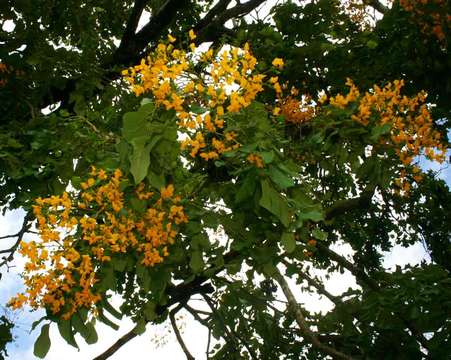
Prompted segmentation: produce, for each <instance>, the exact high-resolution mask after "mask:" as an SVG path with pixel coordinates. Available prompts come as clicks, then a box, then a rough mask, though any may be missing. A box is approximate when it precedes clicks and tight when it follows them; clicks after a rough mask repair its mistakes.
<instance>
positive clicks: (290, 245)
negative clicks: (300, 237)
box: [280, 232, 296, 254]
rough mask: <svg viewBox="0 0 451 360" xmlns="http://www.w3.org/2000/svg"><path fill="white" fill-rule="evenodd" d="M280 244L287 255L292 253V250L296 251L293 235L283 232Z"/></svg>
mask: <svg viewBox="0 0 451 360" xmlns="http://www.w3.org/2000/svg"><path fill="white" fill-rule="evenodd" d="M280 242H281V243H282V246H283V248H284V249H285V251H286V252H287V253H288V254H290V253H292V252H293V251H294V249H296V239H295V238H294V234H293V233H288V232H284V233H283V234H282V238H281V241H280Z"/></svg>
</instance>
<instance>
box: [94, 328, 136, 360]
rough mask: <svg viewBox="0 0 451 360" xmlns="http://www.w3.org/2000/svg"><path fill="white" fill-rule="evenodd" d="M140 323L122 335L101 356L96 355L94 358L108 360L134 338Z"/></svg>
mask: <svg viewBox="0 0 451 360" xmlns="http://www.w3.org/2000/svg"><path fill="white" fill-rule="evenodd" d="M137 328H138V325H137V326H135V327H134V328H133V329H132V330H130V331H129V332H128V333H126V334H125V335H123V336H121V337H120V338H119V339H118V340H117V341H116V342H115V343H114V344H113V345H112V346H110V347H109V348H108V349H107V350H106V351H104V352H103V353H102V354H100V355H99V356H96V357H95V358H94V359H93V360H106V359H108V358H109V357H110V356H111V355H113V354H114V353H115V352H116V351H118V350H119V349H120V348H121V347H122V346H123V345H125V344H126V343H128V342H129V341H130V340H132V339H134V338H135V337H136V336H137V335H138V334H137Z"/></svg>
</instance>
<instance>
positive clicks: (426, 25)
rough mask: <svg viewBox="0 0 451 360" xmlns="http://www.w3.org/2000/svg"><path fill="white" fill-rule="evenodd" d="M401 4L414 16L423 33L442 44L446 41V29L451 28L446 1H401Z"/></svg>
mask: <svg viewBox="0 0 451 360" xmlns="http://www.w3.org/2000/svg"><path fill="white" fill-rule="evenodd" d="M399 4H400V5H401V6H402V8H403V9H404V10H405V11H407V12H409V13H410V14H411V15H412V16H411V18H412V21H414V22H415V23H417V24H418V26H419V27H420V30H421V32H422V33H424V34H433V35H434V36H435V37H436V38H437V39H438V40H439V41H440V42H445V41H446V35H445V31H444V29H449V28H450V27H451V14H449V10H448V9H449V7H448V5H447V2H446V1H445V0H400V1H399Z"/></svg>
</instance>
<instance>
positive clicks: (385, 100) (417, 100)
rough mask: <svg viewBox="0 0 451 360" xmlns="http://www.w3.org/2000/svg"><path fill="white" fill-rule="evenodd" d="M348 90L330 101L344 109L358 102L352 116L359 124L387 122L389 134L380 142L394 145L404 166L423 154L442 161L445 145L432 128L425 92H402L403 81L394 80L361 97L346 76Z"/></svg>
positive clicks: (438, 133)
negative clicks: (406, 93) (412, 93)
mask: <svg viewBox="0 0 451 360" xmlns="http://www.w3.org/2000/svg"><path fill="white" fill-rule="evenodd" d="M346 84H347V85H348V86H349V87H350V91H349V93H348V94H347V95H346V96H343V95H341V94H338V95H337V96H335V97H332V98H330V104H331V105H333V106H335V107H339V108H344V107H346V106H347V105H348V104H349V103H351V102H358V108H357V111H356V112H355V113H354V115H352V119H353V120H355V121H357V122H358V123H360V124H362V125H365V126H366V125H369V124H370V123H371V124H372V125H376V126H384V125H389V126H390V131H389V132H388V136H384V137H383V138H382V139H381V143H382V144H386V145H390V144H392V145H395V149H396V150H395V151H396V153H397V154H398V156H399V158H400V160H401V161H402V162H403V164H404V165H410V164H411V163H412V161H413V159H414V158H415V157H416V156H418V155H420V154H424V155H425V156H426V157H427V158H428V159H430V160H435V161H438V162H442V161H443V160H444V158H445V155H446V148H445V146H444V144H443V143H442V142H441V134H440V132H438V131H437V130H435V129H434V124H433V121H432V117H431V114H430V113H429V110H428V107H427V105H426V103H425V101H426V96H427V95H426V93H425V92H420V93H419V94H417V95H416V96H413V97H407V96H405V95H401V89H402V87H403V86H404V81H403V80H395V81H393V83H388V84H387V85H386V86H384V87H383V88H381V87H379V86H377V85H375V86H374V87H373V88H372V89H371V90H370V91H368V92H366V93H365V94H364V95H363V96H360V93H359V90H358V89H357V87H356V86H355V85H354V84H353V82H352V81H351V80H350V79H348V81H347V83H346Z"/></svg>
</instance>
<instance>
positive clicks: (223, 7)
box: [195, 0, 232, 30]
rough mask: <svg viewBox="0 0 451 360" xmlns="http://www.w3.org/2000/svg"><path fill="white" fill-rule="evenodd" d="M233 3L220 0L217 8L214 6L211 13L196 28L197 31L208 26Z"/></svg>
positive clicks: (230, 0) (227, 0)
mask: <svg viewBox="0 0 451 360" xmlns="http://www.w3.org/2000/svg"><path fill="white" fill-rule="evenodd" d="M231 2H232V0H219V1H218V2H217V4H216V5H215V6H213V7H212V8H211V9H210V11H209V12H208V13H207V14H206V15H205V16H204V18H203V19H202V20H200V21H199V22H198V23H197V24H196V27H195V30H199V29H202V28H204V27H205V26H208V24H210V23H211V22H212V21H213V20H214V18H215V17H216V16H218V15H219V14H221V13H222V12H223V11H225V10H226V9H227V6H228V5H229V4H230V3H231Z"/></svg>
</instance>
